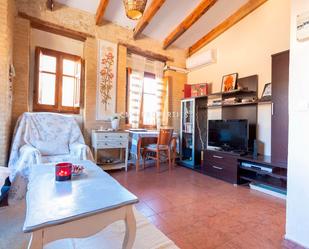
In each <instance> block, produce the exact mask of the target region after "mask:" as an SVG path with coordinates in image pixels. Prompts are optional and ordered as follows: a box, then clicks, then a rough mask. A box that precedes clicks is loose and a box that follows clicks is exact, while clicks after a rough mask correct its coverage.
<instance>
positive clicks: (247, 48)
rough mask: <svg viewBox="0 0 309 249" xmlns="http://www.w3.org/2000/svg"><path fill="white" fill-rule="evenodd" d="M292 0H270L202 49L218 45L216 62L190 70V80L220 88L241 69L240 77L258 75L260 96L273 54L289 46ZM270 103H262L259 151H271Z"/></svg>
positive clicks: (267, 78) (267, 153)
mask: <svg viewBox="0 0 309 249" xmlns="http://www.w3.org/2000/svg"><path fill="white" fill-rule="evenodd" d="M289 27H290V1H289V0H269V1H267V2H266V3H265V4H263V5H262V6H261V7H259V8H258V9H257V10H255V11H254V12H252V13H251V14H250V15H248V16H247V17H245V18H244V19H243V20H241V21H240V22H239V23H237V24H236V25H234V26H233V27H232V28H231V29H229V30H228V31H226V32H225V33H223V34H222V35H221V36H219V37H218V38H217V39H215V40H214V41H212V42H211V43H209V44H208V45H206V46H205V47H204V48H202V49H201V50H200V52H201V51H204V50H208V49H216V50H217V63H215V64H212V65H209V66H205V67H203V68H201V69H198V70H195V71H193V72H191V73H189V74H188V82H189V83H201V82H212V83H213V92H218V91H220V90H221V81H222V76H223V75H226V74H229V73H234V72H238V73H239V77H246V76H250V75H254V74H258V76H259V96H261V94H262V91H263V88H264V85H265V84H266V83H269V82H270V81H271V55H272V54H275V53H278V52H281V51H284V50H288V49H289V38H290V32H289ZM270 108H271V106H270V105H263V106H259V110H258V132H257V133H258V139H259V140H260V141H261V142H262V143H264V146H262V147H260V153H263V154H265V155H270V150H271V141H270V135H271V130H270V127H271V109H270Z"/></svg>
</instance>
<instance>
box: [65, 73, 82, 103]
mask: <svg viewBox="0 0 309 249" xmlns="http://www.w3.org/2000/svg"><path fill="white" fill-rule="evenodd" d="M62 106H67V107H78V106H79V80H78V79H76V78H73V77H66V76H64V77H63V78H62Z"/></svg>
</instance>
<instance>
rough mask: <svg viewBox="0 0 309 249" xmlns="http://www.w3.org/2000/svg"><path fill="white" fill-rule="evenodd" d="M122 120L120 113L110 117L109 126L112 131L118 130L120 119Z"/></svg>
mask: <svg viewBox="0 0 309 249" xmlns="http://www.w3.org/2000/svg"><path fill="white" fill-rule="evenodd" d="M121 118H123V115H122V114H121V113H115V114H114V115H112V116H111V117H110V121H111V126H112V129H113V130H116V131H117V130H119V125H120V119H121Z"/></svg>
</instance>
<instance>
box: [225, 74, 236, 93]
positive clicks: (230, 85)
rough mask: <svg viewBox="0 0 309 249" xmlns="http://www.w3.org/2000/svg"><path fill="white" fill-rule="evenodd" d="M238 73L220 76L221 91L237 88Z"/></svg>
mask: <svg viewBox="0 0 309 249" xmlns="http://www.w3.org/2000/svg"><path fill="white" fill-rule="evenodd" d="M237 79H238V73H232V74H228V75H224V76H223V77H222V87H221V91H222V92H229V91H233V90H235V89H237Z"/></svg>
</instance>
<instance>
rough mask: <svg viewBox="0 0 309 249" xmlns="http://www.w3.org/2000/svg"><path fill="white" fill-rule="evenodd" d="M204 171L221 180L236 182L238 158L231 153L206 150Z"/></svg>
mask: <svg viewBox="0 0 309 249" xmlns="http://www.w3.org/2000/svg"><path fill="white" fill-rule="evenodd" d="M204 160H205V161H204V165H205V173H206V174H207V175H209V176H212V177H216V178H219V179H221V180H224V181H227V182H230V183H234V184H236V183H237V172H238V160H237V157H235V156H233V155H228V154H227V153H220V152H216V151H206V153H205V158H204Z"/></svg>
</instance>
